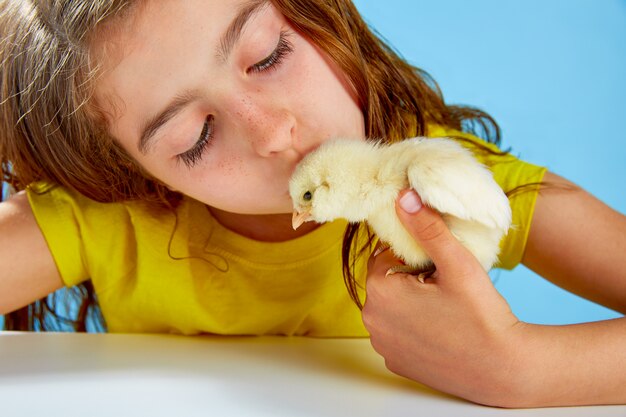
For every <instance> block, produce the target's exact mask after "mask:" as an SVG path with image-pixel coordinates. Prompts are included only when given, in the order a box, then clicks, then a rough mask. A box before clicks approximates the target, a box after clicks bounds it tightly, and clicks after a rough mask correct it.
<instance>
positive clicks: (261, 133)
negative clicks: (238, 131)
mask: <svg viewBox="0 0 626 417" xmlns="http://www.w3.org/2000/svg"><path fill="white" fill-rule="evenodd" d="M235 114H236V115H237V117H238V118H239V121H240V124H241V126H243V130H244V131H245V136H246V137H247V138H248V141H249V144H250V146H251V148H252V149H253V150H254V152H256V153H257V154H258V155H260V156H263V157H269V156H273V155H276V154H279V153H281V152H285V151H287V150H289V149H292V148H293V146H294V139H295V130H296V124H295V118H294V116H293V114H292V113H291V112H290V111H289V109H288V108H286V106H283V105H280V104H279V103H276V102H273V101H271V100H262V99H253V98H251V97H243V98H242V99H241V101H240V103H239V105H238V109H237V111H236V112H235Z"/></svg>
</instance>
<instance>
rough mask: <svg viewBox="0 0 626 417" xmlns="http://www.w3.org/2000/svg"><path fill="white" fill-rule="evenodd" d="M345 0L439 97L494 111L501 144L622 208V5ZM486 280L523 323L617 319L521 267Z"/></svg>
mask: <svg viewBox="0 0 626 417" xmlns="http://www.w3.org/2000/svg"><path fill="white" fill-rule="evenodd" d="M354 3H355V4H356V5H357V7H358V9H359V10H360V11H361V13H362V15H363V17H364V18H365V19H366V21H367V22H368V23H370V25H371V26H373V27H374V28H375V29H376V30H377V31H378V32H379V33H380V34H382V35H383V37H384V38H385V39H386V40H387V41H388V42H389V43H391V45H392V46H394V47H395V49H396V50H397V51H398V52H400V53H401V55H403V56H404V57H405V58H406V59H407V60H408V61H409V62H410V63H412V64H413V65H415V66H418V67H421V68H423V69H425V70H426V71H428V72H429V73H430V74H431V75H432V76H433V77H434V79H435V80H436V81H437V82H438V83H439V85H440V87H441V89H442V91H443V94H444V97H445V98H446V101H447V102H448V103H464V104H470V105H473V106H477V107H480V108H482V109H483V110H486V111H487V112H489V113H490V114H491V115H492V116H494V117H495V119H496V121H497V122H498V123H499V125H500V127H501V128H502V131H503V142H502V145H503V147H504V148H507V147H511V148H512V152H513V154H515V155H517V156H519V157H521V158H522V159H524V160H527V161H529V162H532V163H535V164H538V165H543V166H547V167H548V169H550V170H551V171H552V172H555V173H557V174H559V175H562V176H564V177H565V178H568V179H570V180H571V181H573V182H575V183H577V184H579V185H581V186H582V187H583V188H585V189H586V190H588V191H590V192H591V193H592V194H594V195H595V196H597V197H598V198H600V199H601V200H603V201H604V202H606V203H607V204H608V205H610V206H611V207H613V208H614V209H616V210H618V211H619V212H621V213H626V187H625V186H624V180H625V179H626V132H624V122H625V121H626V1H624V0H601V1H592V0H550V1H544V0H530V1H528V0H527V1H523V2H522V1H502V0H474V1H464V0H437V1H416V0H386V1H380V0H356V1H355V2H354ZM624 255H625V256H626V254H624ZM491 275H492V277H493V278H494V282H495V284H496V288H498V290H499V291H500V292H501V293H502V294H503V295H504V296H505V298H506V299H507V300H508V302H509V303H510V305H511V307H512V309H513V311H514V312H515V313H516V314H517V316H518V317H519V318H520V319H521V320H524V321H528V322H533V323H546V324H564V323H576V322H582V321H593V320H601V319H606V318H612V317H619V316H620V315H619V314H617V313H615V312H614V311H611V310H608V309H606V308H604V307H601V306H598V305H596V304H593V303H591V302H588V301H586V300H583V299H581V298H579V297H577V296H574V295H572V294H570V293H567V292H565V291H563V290H561V289H560V288H558V287H556V286H554V285H552V284H551V283H549V282H547V281H545V280H544V279H542V278H541V277H539V276H537V275H536V274H534V273H533V272H531V271H530V270H528V269H526V268H525V267H523V266H518V267H517V268H516V269H515V270H514V271H511V272H509V271H500V270H497V271H494V272H492V274H491ZM597 279H602V277H597Z"/></svg>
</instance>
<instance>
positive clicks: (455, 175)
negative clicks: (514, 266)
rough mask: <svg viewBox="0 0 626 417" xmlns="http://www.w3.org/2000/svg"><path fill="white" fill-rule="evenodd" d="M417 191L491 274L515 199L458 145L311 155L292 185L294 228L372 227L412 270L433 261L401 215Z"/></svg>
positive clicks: (334, 143)
mask: <svg viewBox="0 0 626 417" xmlns="http://www.w3.org/2000/svg"><path fill="white" fill-rule="evenodd" d="M405 188H412V189H414V190H415V191H416V192H417V193H418V194H419V196H420V197H421V199H422V202H423V203H424V204H425V205H427V206H429V207H431V208H433V209H435V210H437V211H438V212H439V213H441V215H442V217H443V219H444V221H445V223H446V224H447V226H448V228H449V229H450V231H451V232H452V233H453V234H454V236H455V237H456V238H457V239H458V240H459V241H460V242H461V243H462V244H463V245H464V246H465V247H466V248H467V249H469V250H470V251H471V252H472V253H473V254H474V256H476V258H477V259H478V261H479V262H480V264H481V265H482V266H483V268H484V269H485V270H489V269H490V268H491V267H492V266H493V264H494V263H495V262H496V261H497V259H498V252H499V243H500V240H501V239H502V237H503V236H504V235H505V234H506V233H507V231H508V229H509V226H510V224H511V207H510V205H509V200H508V199H507V197H506V195H505V194H504V192H503V191H502V189H501V188H500V187H499V186H498V184H497V183H496V182H495V181H494V179H493V176H492V174H491V171H489V169H487V168H486V167H485V166H484V165H482V164H480V163H479V162H478V161H477V160H476V158H475V157H474V156H473V155H472V153H471V152H470V151H469V150H468V149H466V148H464V147H463V146H461V145H460V144H459V143H457V142H456V141H454V140H452V139H447V138H430V139H425V138H413V139H406V140H404V141H400V142H397V143H394V144H384V143H381V142H372V141H363V140H357V139H333V140H329V141H327V142H325V143H324V144H322V145H321V146H320V147H319V148H318V149H316V150H315V151H313V152H311V153H309V154H308V155H306V156H305V157H304V158H303V159H302V161H300V163H299V164H298V166H297V167H296V169H295V170H294V173H293V175H292V177H291V179H290V182H289V194H290V196H291V199H292V201H293V206H294V215H293V227H294V229H295V228H297V227H298V226H300V225H301V224H302V223H303V222H305V221H316V222H319V223H323V222H327V221H331V220H334V219H336V218H344V219H346V220H348V221H349V222H362V221H367V223H368V224H369V225H370V226H371V228H372V229H373V231H374V232H375V233H376V235H377V236H378V237H379V239H380V240H381V241H383V242H385V243H387V244H388V245H389V246H390V247H391V250H392V251H393V252H394V254H395V255H396V256H397V257H399V258H400V259H402V260H403V261H404V263H405V264H406V265H407V270H422V271H423V270H425V269H427V268H429V267H430V268H432V261H431V260H430V258H429V257H428V255H427V254H426V252H424V250H423V249H422V248H421V247H420V245H419V244H418V243H417V242H416V241H415V239H414V238H413V237H412V236H411V235H410V234H409V233H408V232H407V230H406V229H405V228H404V226H403V225H402V223H400V220H399V219H398V216H397V215H396V212H395V201H396V198H397V196H398V193H399V192H400V190H402V189H405Z"/></svg>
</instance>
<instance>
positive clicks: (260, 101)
mask: <svg viewBox="0 0 626 417" xmlns="http://www.w3.org/2000/svg"><path fill="white" fill-rule="evenodd" d="M242 11H243V12H244V13H243V14H241V12H242ZM128 20H129V21H127V22H124V24H122V25H121V26H120V28H119V30H117V31H115V34H114V35H111V34H109V35H108V38H107V39H105V41H106V42H107V44H106V45H105V44H104V43H103V42H100V44H99V45H96V46H98V47H99V48H98V50H103V49H106V50H107V51H108V55H107V57H108V58H107V59H106V60H105V62H104V65H105V72H104V76H103V77H102V78H101V79H99V81H98V84H97V85H96V101H97V102H98V104H99V105H100V107H102V108H103V109H104V110H105V112H107V113H108V114H109V120H108V121H109V129H110V132H111V134H112V135H113V136H114V137H115V138H116V139H117V140H118V141H119V142H120V144H121V145H122V146H123V147H124V149H125V150H126V151H127V152H128V153H129V154H130V155H132V156H133V157H134V158H135V159H136V160H137V161H138V162H139V163H140V164H141V165H142V166H143V167H144V168H145V169H146V170H147V171H148V172H149V173H151V174H152V175H153V176H154V177H156V178H158V179H159V180H161V181H162V182H164V183H165V184H167V185H168V186H169V187H170V188H172V189H175V190H177V191H180V192H182V193H184V194H186V195H189V196H191V197H193V198H195V199H197V200H199V201H202V202H204V203H206V204H208V205H210V206H213V207H216V208H218V209H221V210H225V211H229V212H233V213H241V214H269V213H290V212H291V208H292V205H291V200H290V198H289V195H288V190H287V187H288V180H289V177H290V175H291V173H292V171H293V169H294V167H295V165H296V164H297V163H298V161H300V159H302V157H303V156H304V155H306V154H307V153H308V152H310V151H311V150H313V149H315V148H316V147H317V146H319V145H320V144H321V143H323V142H324V141H326V140H327V139H329V138H331V137H338V136H343V137H353V138H363V137H364V135H365V130H364V120H363V113H362V112H361V110H360V108H359V106H358V104H357V101H356V97H355V96H354V94H353V93H352V90H351V88H350V87H349V84H348V82H347V80H346V79H345V77H344V76H343V75H342V73H341V71H340V70H339V68H338V67H337V66H336V65H335V64H334V63H333V62H331V60H330V59H328V57H327V56H325V55H324V54H323V53H322V52H321V51H320V50H319V49H318V48H317V47H315V46H314V45H313V44H312V43H311V42H309V41H308V40H307V39H306V38H304V37H303V36H301V35H300V34H299V33H298V32H296V31H295V30H294V28H293V27H291V26H290V25H289V23H288V22H287V21H286V20H285V18H284V17H283V16H282V14H281V13H280V12H279V11H278V10H277V9H276V8H275V7H274V6H273V5H272V4H271V3H269V2H263V1H261V2H259V1H237V0H185V1H178V0H158V1H156V0H153V1H147V2H145V3H144V4H141V6H140V7H139V9H138V10H137V11H136V13H135V15H134V16H133V17H132V18H130V19H128Z"/></svg>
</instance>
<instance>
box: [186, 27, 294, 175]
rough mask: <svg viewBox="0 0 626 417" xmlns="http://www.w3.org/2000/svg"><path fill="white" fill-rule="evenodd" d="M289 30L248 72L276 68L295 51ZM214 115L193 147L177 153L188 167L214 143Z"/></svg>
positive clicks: (192, 165)
mask: <svg viewBox="0 0 626 417" xmlns="http://www.w3.org/2000/svg"><path fill="white" fill-rule="evenodd" d="M289 36H290V34H289V32H287V31H282V32H280V36H279V37H278V44H277V45H276V48H275V49H274V51H272V53H271V54H270V55H269V56H268V57H267V58H265V59H263V60H262V61H260V62H258V63H256V64H254V65H252V66H251V67H250V68H248V70H247V72H248V73H262V72H269V71H271V70H275V69H277V68H278V67H279V65H280V64H281V63H283V61H284V59H285V58H286V57H287V56H288V55H289V54H290V53H292V52H293V44H292V43H291V42H290V41H289V39H288V38H289ZM213 124H214V117H213V115H209V116H207V117H206V119H205V120H204V124H203V126H202V131H201V132H200V137H199V138H198V140H197V141H196V143H195V144H194V145H193V147H192V148H191V149H189V150H188V151H186V152H183V153H181V154H179V155H177V156H176V157H177V160H179V161H182V162H183V163H184V164H185V165H186V166H187V168H189V169H191V168H193V167H194V166H195V165H196V164H197V163H198V162H200V160H202V156H203V155H204V152H205V151H206V150H207V149H208V147H209V145H210V144H212V143H213V140H214V139H213Z"/></svg>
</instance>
